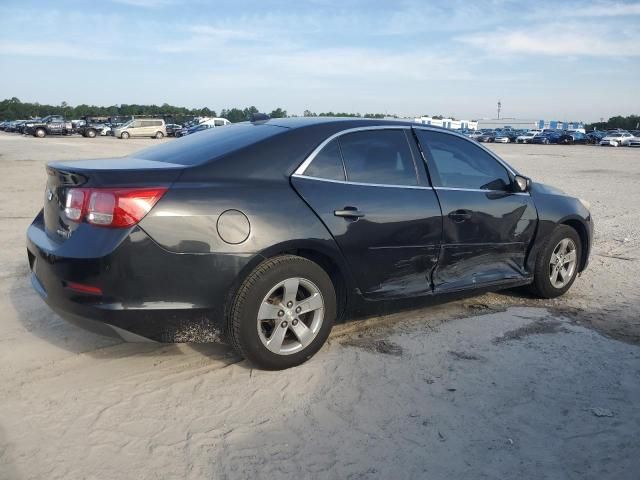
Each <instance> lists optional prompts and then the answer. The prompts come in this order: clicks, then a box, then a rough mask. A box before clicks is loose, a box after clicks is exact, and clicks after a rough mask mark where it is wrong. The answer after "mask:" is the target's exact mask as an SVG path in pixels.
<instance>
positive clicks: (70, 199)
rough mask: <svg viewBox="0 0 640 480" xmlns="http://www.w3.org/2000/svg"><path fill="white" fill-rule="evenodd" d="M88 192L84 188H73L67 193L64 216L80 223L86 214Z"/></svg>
mask: <svg viewBox="0 0 640 480" xmlns="http://www.w3.org/2000/svg"><path fill="white" fill-rule="evenodd" d="M86 194H87V190H86V189H84V188H71V189H69V191H68V192H67V198H66V201H65V204H64V214H65V215H66V216H67V218H68V219H69V220H73V221H74V222H79V221H80V220H81V219H82V214H83V212H84V202H85V201H86V198H87V195H86Z"/></svg>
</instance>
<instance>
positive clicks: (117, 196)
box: [64, 187, 167, 228]
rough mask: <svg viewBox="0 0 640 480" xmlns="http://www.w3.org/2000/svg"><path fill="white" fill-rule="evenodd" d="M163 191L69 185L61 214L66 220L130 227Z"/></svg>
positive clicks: (147, 211)
mask: <svg viewBox="0 0 640 480" xmlns="http://www.w3.org/2000/svg"><path fill="white" fill-rule="evenodd" d="M166 191H167V189H166V188H164V187H155V188H71V189H69V190H68V192H67V198H66V202H65V209H64V212H65V215H66V216H67V218H68V219H69V220H72V221H75V222H79V221H82V220H83V219H86V221H87V222H88V223H91V224H93V225H98V226H101V227H114V228H122V227H131V226H133V225H135V224H137V223H138V222H139V221H140V220H142V218H143V217H144V216H145V215H146V214H147V213H149V211H150V210H151V209H152V208H153V206H154V205H155V204H156V203H157V202H158V200H160V198H162V195H164V193H165V192H166Z"/></svg>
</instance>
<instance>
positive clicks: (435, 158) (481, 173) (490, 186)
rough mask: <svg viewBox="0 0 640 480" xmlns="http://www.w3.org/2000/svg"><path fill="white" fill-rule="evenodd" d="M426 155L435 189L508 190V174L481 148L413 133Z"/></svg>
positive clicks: (454, 138)
mask: <svg viewBox="0 0 640 480" xmlns="http://www.w3.org/2000/svg"><path fill="white" fill-rule="evenodd" d="M416 134H417V136H418V140H419V141H420V144H421V145H422V149H423V151H424V152H425V153H427V154H428V158H429V173H430V174H431V177H432V181H433V184H434V186H436V187H447V188H468V189H478V190H502V191H506V190H509V189H510V185H511V179H510V177H509V174H508V172H507V170H506V169H505V168H504V167H503V166H502V165H501V164H500V163H499V162H498V161H497V160H496V159H495V158H493V157H492V156H491V155H489V154H488V153H487V152H485V151H484V150H483V149H482V148H480V147H478V146H477V145H474V144H473V143H472V142H470V141H469V140H466V139H464V138H460V137H457V136H455V135H450V134H447V133H440V132H431V131H427V130H416Z"/></svg>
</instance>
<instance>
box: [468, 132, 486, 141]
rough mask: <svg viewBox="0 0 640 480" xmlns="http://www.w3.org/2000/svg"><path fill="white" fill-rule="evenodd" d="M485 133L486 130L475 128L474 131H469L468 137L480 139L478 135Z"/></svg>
mask: <svg viewBox="0 0 640 480" xmlns="http://www.w3.org/2000/svg"><path fill="white" fill-rule="evenodd" d="M483 134H484V132H481V131H480V130H474V131H473V132H471V133H469V135H468V137H469V138H470V139H472V140H478V137H481V136H482V135H483Z"/></svg>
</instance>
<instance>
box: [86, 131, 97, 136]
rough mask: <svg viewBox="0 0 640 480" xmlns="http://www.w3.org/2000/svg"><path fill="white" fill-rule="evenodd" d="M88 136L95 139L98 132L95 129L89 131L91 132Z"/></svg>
mask: <svg viewBox="0 0 640 480" xmlns="http://www.w3.org/2000/svg"><path fill="white" fill-rule="evenodd" d="M86 136H87V137H89V138H94V137H95V136H96V131H95V130H93V129H89V130H87V135H86Z"/></svg>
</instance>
